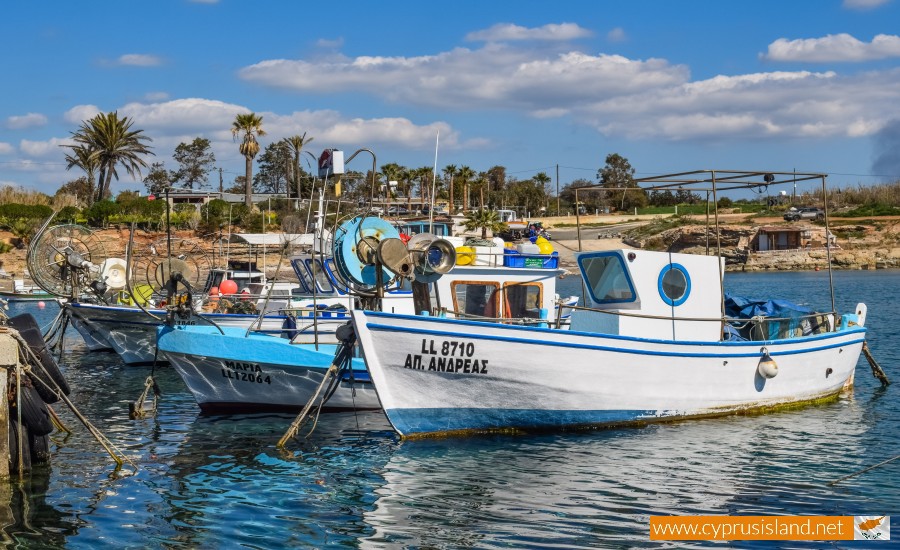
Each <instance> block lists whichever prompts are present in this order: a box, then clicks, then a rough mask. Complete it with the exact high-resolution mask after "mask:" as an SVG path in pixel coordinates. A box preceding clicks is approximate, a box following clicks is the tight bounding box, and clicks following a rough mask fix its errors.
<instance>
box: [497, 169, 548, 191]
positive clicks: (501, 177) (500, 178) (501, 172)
mask: <svg viewBox="0 0 900 550" xmlns="http://www.w3.org/2000/svg"><path fill="white" fill-rule="evenodd" d="M542 173H543V172H542ZM487 176H488V181H489V182H490V186H491V191H494V192H498V193H499V192H501V191H503V190H504V189H505V188H506V167H505V166H499V165H498V166H492V167H491V168H489V169H488V171H487Z"/></svg>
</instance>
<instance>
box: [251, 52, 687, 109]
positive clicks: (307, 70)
mask: <svg viewBox="0 0 900 550" xmlns="http://www.w3.org/2000/svg"><path fill="white" fill-rule="evenodd" d="M239 75H240V77H241V78H243V79H244V80H248V81H251V82H255V83H258V84H262V85H264V86H269V87H273V88H287V89H290V90H294V91H298V92H312V93H332V92H344V91H346V90H361V91H363V90H364V91H366V92H367V93H370V94H374V95H378V96H381V97H383V98H385V99H387V100H389V101H393V102H397V103H403V104H415V105H426V106H430V107H438V108H442V109H444V108H458V109H467V110H477V109H492V108H503V109H521V110H525V111H533V112H540V111H545V110H546V109H552V108H570V107H571V106H572V105H573V103H574V104H576V105H577V104H579V103H583V102H591V103H592V102H594V101H596V99H597V98H598V97H600V98H602V97H607V96H611V95H620V94H625V93H632V92H638V91H640V90H642V89H645V88H646V87H647V86H652V87H655V86H663V85H675V84H680V83H682V82H684V81H685V80H686V79H687V76H688V71H687V69H686V68H685V67H684V66H677V65H676V66H673V65H670V64H668V63H667V62H665V61H664V60H660V59H648V60H643V61H642V60H630V59H627V58H625V57H621V56H617V55H606V54H599V55H589V54H584V53H581V52H577V51H570V52H565V53H558V54H547V53H533V52H530V51H528V50H520V49H515V48H511V47H508V46H505V45H500V44H489V45H487V46H485V47H484V48H481V49H478V50H469V49H465V48H457V49H454V50H452V51H449V52H444V53H441V54H438V55H433V56H419V57H357V58H353V59H349V58H341V59H338V60H329V61H305V60H287V59H275V60H268V61H262V62H259V63H257V64H255V65H251V66H249V67H245V68H243V69H241V70H240V72H239ZM323 75H327V78H325V77H323Z"/></svg>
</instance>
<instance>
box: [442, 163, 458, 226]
mask: <svg viewBox="0 0 900 550" xmlns="http://www.w3.org/2000/svg"><path fill="white" fill-rule="evenodd" d="M444 175H445V176H446V177H448V178H450V208H448V211H449V212H450V213H451V214H453V176H455V175H456V165H455V164H448V165H447V166H444Z"/></svg>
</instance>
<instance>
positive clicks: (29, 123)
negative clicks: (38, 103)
mask: <svg viewBox="0 0 900 550" xmlns="http://www.w3.org/2000/svg"><path fill="white" fill-rule="evenodd" d="M45 124H47V117H46V116H44V115H42V114H40V113H28V114H26V115H21V116H11V117H9V118H7V119H6V127H7V128H9V129H10V130H24V129H25V128H34V127H35V126H43V125H45Z"/></svg>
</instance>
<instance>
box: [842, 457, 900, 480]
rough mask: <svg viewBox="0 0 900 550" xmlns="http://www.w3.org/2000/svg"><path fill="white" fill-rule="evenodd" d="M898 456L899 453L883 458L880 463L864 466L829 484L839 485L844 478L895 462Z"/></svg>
mask: <svg viewBox="0 0 900 550" xmlns="http://www.w3.org/2000/svg"><path fill="white" fill-rule="evenodd" d="M898 458H900V455H897V456H895V457H894V458H889V459H887V460H883V461H881V462H879V463H878V464H873V465H872V466H869V467H868V468H863V469H862V470H859V471H857V472H853V473H852V474H850V475H846V476H844V477H842V478H840V479H836V480H834V481H829V482H828V485H837V484H838V483H840V482H842V481H844V480H847V479H850V478H851V477H856V476H858V475H860V474H864V473H866V472H868V471H869V470H874V469H875V468H878V467H879V466H884V465H885V464H887V463H889V462H893V461H895V460H897V459H898Z"/></svg>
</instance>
